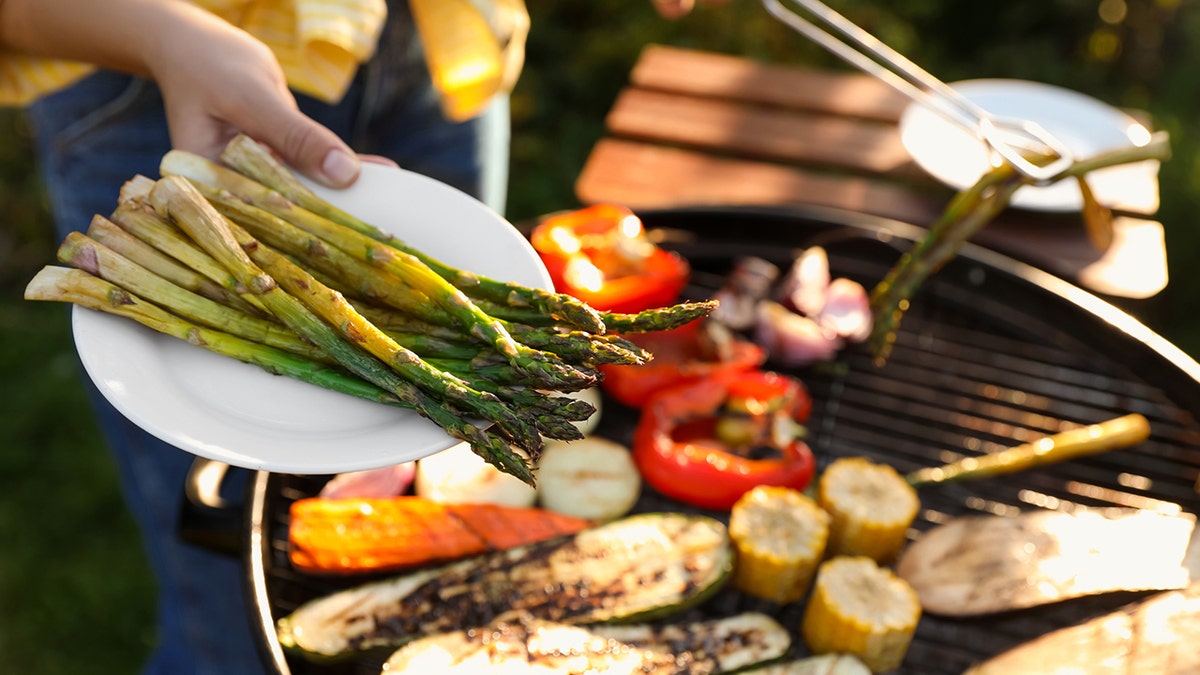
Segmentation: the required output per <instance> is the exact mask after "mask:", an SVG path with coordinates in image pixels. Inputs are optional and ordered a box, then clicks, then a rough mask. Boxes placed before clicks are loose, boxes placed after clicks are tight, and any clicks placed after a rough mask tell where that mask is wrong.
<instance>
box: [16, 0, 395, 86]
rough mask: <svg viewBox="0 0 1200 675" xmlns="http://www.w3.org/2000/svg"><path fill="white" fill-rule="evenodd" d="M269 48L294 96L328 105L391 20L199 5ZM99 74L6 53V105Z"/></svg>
mask: <svg viewBox="0 0 1200 675" xmlns="http://www.w3.org/2000/svg"><path fill="white" fill-rule="evenodd" d="M193 2H194V3H195V4H196V5H199V6H200V7H203V8H205V9H207V10H209V11H211V12H213V13H214V14H217V15H218V16H220V17H221V18H223V19H225V20H227V21H229V22H230V23H232V24H234V25H236V26H238V27H240V28H242V29H244V30H245V31H246V32H248V33H250V34H251V35H253V36H255V37H256V38H258V39H259V40H262V41H263V42H264V43H265V44H266V45H267V46H269V47H270V48H271V49H272V50H273V51H274V52H275V54H276V56H277V57H278V58H279V63H280V65H281V66H283V71H284V73H285V74H286V75H287V78H288V83H289V84H290V85H291V86H292V88H293V89H295V90H297V91H300V92H303V93H305V94H308V95H310V96H315V97H317V98H319V99H322V100H325V101H330V102H333V101H337V100H338V99H340V98H341V97H342V95H343V94H344V93H345V92H346V88H347V87H349V85H350V81H351V80H352V79H353V77H354V72H355V70H356V69H357V68H358V66H359V64H361V63H362V62H364V61H366V60H367V59H369V58H370V57H371V54H372V53H373V52H374V50H375V44H376V41H377V40H378V39H379V33H380V31H381V30H382V28H383V23H384V20H385V19H386V18H387V3H386V0H193ZM93 70H94V67H93V66H91V65H88V64H85V63H79V62H74V61H60V60H52V59H45V58H38V57H33V56H28V55H25V54H18V53H14V52H0V105H8V106H13V105H25V104H26V103H29V102H31V101H33V100H34V99H36V98H37V97H39V96H41V95H42V94H45V93H48V92H51V91H54V90H56V89H59V88H61V87H65V86H67V85H69V84H71V83H73V82H75V81H77V80H79V79H80V78H82V77H84V76H86V75H88V74H89V73H91V72H92V71H93Z"/></svg>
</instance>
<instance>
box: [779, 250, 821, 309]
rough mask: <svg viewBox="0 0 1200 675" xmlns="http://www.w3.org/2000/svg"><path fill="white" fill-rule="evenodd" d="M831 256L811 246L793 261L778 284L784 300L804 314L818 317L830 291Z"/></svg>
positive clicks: (787, 304)
mask: <svg viewBox="0 0 1200 675" xmlns="http://www.w3.org/2000/svg"><path fill="white" fill-rule="evenodd" d="M829 284H830V273H829V256H828V255H827V254H826V253H825V249H824V248H822V247H820V246H811V247H809V248H807V249H805V251H804V252H803V253H801V254H800V256H799V257H797V258H796V260H795V262H793V263H792V266H791V268H789V269H788V272H787V274H786V275H784V278H783V283H782V284H781V285H780V287H779V298H780V301H781V303H782V304H783V305H784V306H786V307H788V308H790V309H794V310H795V311H797V312H799V313H800V314H803V315H804V316H812V317H815V316H817V315H818V314H820V313H821V311H822V310H823V309H824V308H825V303H826V300H827V298H826V296H827V293H828V290H829Z"/></svg>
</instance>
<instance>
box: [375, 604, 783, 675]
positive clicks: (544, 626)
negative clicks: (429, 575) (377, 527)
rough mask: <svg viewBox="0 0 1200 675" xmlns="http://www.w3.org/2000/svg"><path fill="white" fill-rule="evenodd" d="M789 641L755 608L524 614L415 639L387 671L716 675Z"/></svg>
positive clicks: (772, 656) (775, 653)
mask: <svg viewBox="0 0 1200 675" xmlns="http://www.w3.org/2000/svg"><path fill="white" fill-rule="evenodd" d="M790 645H791V637H790V636H789V635H788V632H787V630H786V629H785V628H784V627H783V626H781V625H779V623H778V622H776V621H775V620H774V619H772V618H771V617H769V616H767V615H765V614H759V613H754V612H751V613H746V614H738V615H735V616H731V617H726V618H721V619H714V620H711V621H698V622H695V623H686V624H683V623H680V624H661V625H645V624H642V625H624V626H611V625H610V626H591V627H583V626H573V625H570V624H563V623H554V622H547V621H541V620H538V619H534V618H532V617H530V616H529V615H528V614H522V615H520V616H517V617H514V618H512V619H511V620H501V621H497V622H494V623H492V624H489V625H488V626H487V627H485V628H483V629H481V630H459V631H454V632H451V633H442V634H439V635H431V636H428V637H424V638H421V639H419V640H416V641H414V642H410V643H409V644H407V645H405V646H404V647H401V648H400V649H399V650H398V651H397V652H396V653H394V654H392V656H391V658H389V659H388V660H387V663H385V664H384V667H383V672H384V673H385V674H387V675H417V674H420V675H427V674H428V673H441V674H443V675H455V674H456V673H457V674H461V675H475V674H476V673H491V672H504V673H506V674H508V675H525V674H528V675H533V674H535V673H561V674H562V675H572V674H576V675H579V674H582V673H588V674H594V675H601V674H602V673H638V674H639V675H684V674H691V675H715V674H716V673H728V672H732V671H735V670H741V669H743V668H747V667H749V666H753V665H757V664H760V663H765V662H768V661H773V660H777V659H780V658H782V657H783V656H784V654H786V653H787V650H788V647H789V646H790Z"/></svg>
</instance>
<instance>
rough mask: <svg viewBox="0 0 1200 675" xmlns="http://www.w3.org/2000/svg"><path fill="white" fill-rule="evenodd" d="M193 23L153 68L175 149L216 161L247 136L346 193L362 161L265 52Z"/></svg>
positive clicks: (227, 30) (216, 23) (231, 33)
mask: <svg viewBox="0 0 1200 675" xmlns="http://www.w3.org/2000/svg"><path fill="white" fill-rule="evenodd" d="M191 18H192V20H193V22H194V23H193V24H192V25H191V26H190V28H193V30H185V31H178V32H177V33H175V35H174V38H173V39H172V40H171V44H169V45H164V47H163V48H162V49H161V50H160V51H159V53H158V54H157V55H156V57H155V58H153V59H151V60H149V61H148V64H149V68H150V70H151V76H152V77H153V78H154V80H155V81H156V82H157V83H158V85H159V88H160V90H161V91H162V95H163V102H164V105H165V107H166V115H167V124H168V126H169V128H170V132H171V144H172V146H173V147H175V148H177V149H180V150H187V151H190V152H194V153H197V154H200V155H204V156H206V157H210V158H215V157H216V156H217V155H219V154H220V152H221V149H222V148H224V147H225V144H226V143H227V142H228V141H229V140H230V139H231V138H233V137H234V136H235V135H236V134H238V133H239V132H240V133H244V134H246V135H248V136H250V137H252V138H255V139H256V140H258V141H260V142H262V143H264V144H265V145H267V146H268V147H270V148H271V149H272V150H273V151H274V152H275V153H276V154H278V155H279V157H280V159H281V160H282V161H284V162H285V163H286V164H288V165H289V166H292V167H293V168H295V169H296V170H297V171H299V172H300V173H302V174H304V175H305V176H307V177H309V178H311V179H313V180H315V181H317V182H319V183H321V184H323V185H327V186H329V187H333V188H343V187H347V186H349V185H350V184H352V183H353V182H354V181H355V180H356V179H357V178H358V175H359V172H360V170H361V165H360V158H359V157H358V156H357V155H355V153H354V152H353V151H352V150H351V149H350V147H349V146H348V145H346V143H344V142H343V141H342V140H341V139H340V138H338V136H337V135H336V134H334V133H333V132H332V131H330V130H329V129H327V128H326V127H324V126H322V125H321V124H318V123H317V122H315V121H314V120H312V119H311V118H309V117H307V116H306V115H304V114H303V113H302V112H300V110H299V108H298V107H297V105H296V99H295V97H294V96H293V95H292V94H291V92H290V91H289V90H288V87H287V81H286V79H285V77H284V74H283V70H282V68H281V67H280V65H279V62H278V60H277V59H276V58H275V55H274V54H273V53H272V52H271V50H270V49H269V48H267V46H266V45H264V44H263V43H262V42H260V41H258V40H257V39H255V38H254V37H253V36H251V35H250V34H248V33H246V32H245V31H242V30H240V29H238V28H236V27H234V26H232V25H230V24H228V23H227V22H225V21H222V20H221V19H219V18H217V17H215V16H212V15H209V14H207V13H205V14H200V13H197V14H196V15H195V16H193V17H191ZM198 61H199V62H200V63H198ZM362 159H363V160H365V161H373V162H382V163H389V162H387V160H383V159H382V158H376V157H369V158H367V157H364V158H362Z"/></svg>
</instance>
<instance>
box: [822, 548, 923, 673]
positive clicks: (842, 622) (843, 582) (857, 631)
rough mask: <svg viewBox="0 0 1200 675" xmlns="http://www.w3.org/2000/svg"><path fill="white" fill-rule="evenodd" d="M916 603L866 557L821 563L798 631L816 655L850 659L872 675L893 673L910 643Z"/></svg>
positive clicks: (903, 586) (902, 584)
mask: <svg viewBox="0 0 1200 675" xmlns="http://www.w3.org/2000/svg"><path fill="white" fill-rule="evenodd" d="M920 618H921V603H920V601H919V600H918V599H917V594H916V591H914V590H913V589H912V587H910V586H909V585H908V584H907V583H906V582H905V581H904V580H903V579H901V578H900V577H897V576H896V575H895V574H893V573H892V572H891V570H888V569H886V568H883V567H880V566H879V565H878V564H877V563H876V562H875V561H874V560H872V559H870V558H868V557H866V556H837V557H834V558H830V559H829V560H826V561H825V562H824V563H822V564H821V567H820V568H819V569H818V570H817V580H816V583H815V584H814V585H813V591H812V597H811V598H810V599H809V601H808V606H807V607H806V608H805V611H804V618H803V620H802V624H801V629H802V632H803V635H804V639H805V641H806V642H807V644H808V647H809V649H811V650H812V651H813V652H814V653H816V654H832V653H838V654H852V655H854V656H856V657H858V658H859V659H860V660H861V661H862V662H863V663H864V664H866V666H867V667H868V668H870V669H871V671H872V672H876V673H879V672H884V671H888V670H892V669H894V668H896V667H898V666H899V665H900V663H901V662H902V661H903V660H904V655H905V654H906V653H907V652H908V645H909V644H910V643H911V642H912V636H913V633H914V632H915V631H916V629H917V622H918V621H919V620H920Z"/></svg>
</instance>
